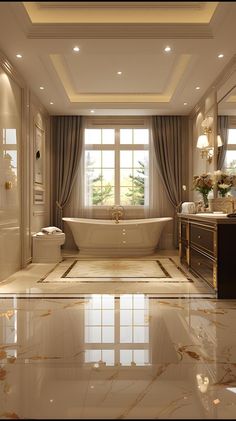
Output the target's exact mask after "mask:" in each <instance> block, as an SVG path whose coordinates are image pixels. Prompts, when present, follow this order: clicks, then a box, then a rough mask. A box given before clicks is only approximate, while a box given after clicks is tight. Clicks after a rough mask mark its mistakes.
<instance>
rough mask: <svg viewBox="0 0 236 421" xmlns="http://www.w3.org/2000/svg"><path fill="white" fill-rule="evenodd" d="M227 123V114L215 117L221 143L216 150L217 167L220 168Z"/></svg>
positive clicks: (222, 160) (225, 142) (224, 148)
mask: <svg viewBox="0 0 236 421" xmlns="http://www.w3.org/2000/svg"><path fill="white" fill-rule="evenodd" d="M228 125H229V117H228V116H227V115H219V116H218V117H217V132H218V134H219V135H220V136H221V139H222V143H223V145H222V146H221V147H220V148H218V150H217V169H218V170H221V169H222V167H223V165H224V161H225V155H226V149H227V144H228Z"/></svg>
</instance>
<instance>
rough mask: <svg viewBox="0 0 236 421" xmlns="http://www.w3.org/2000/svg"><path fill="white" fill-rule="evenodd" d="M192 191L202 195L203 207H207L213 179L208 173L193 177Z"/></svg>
mask: <svg viewBox="0 0 236 421" xmlns="http://www.w3.org/2000/svg"><path fill="white" fill-rule="evenodd" d="M193 189H194V190H197V191H199V192H200V193H201V194H202V197H203V202H204V206H205V207H207V206H208V193H209V192H210V191H211V190H212V189H213V178H212V176H211V174H210V173H203V174H202V175H194V177H193Z"/></svg>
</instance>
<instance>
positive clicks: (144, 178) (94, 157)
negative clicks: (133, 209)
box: [84, 128, 149, 207]
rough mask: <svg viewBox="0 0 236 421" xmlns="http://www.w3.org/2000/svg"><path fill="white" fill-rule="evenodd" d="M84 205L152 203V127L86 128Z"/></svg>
mask: <svg viewBox="0 0 236 421" xmlns="http://www.w3.org/2000/svg"><path fill="white" fill-rule="evenodd" d="M84 158H85V159H84V162H85V205H86V206H111V205H114V204H116V205H122V206H141V207H142V206H144V205H148V202H149V130H148V129H147V128H142V129H139V128H96V129H95V128H87V129H85V157H84Z"/></svg>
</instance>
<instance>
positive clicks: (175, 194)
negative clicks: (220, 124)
mask: <svg viewBox="0 0 236 421" xmlns="http://www.w3.org/2000/svg"><path fill="white" fill-rule="evenodd" d="M152 130H153V143H154V150H155V154H156V160H157V167H158V172H159V175H160V177H161V179H162V182H163V185H164V188H165V190H166V193H167V196H168V199H169V201H170V203H171V204H172V206H173V208H174V213H173V215H174V233H173V234H174V235H173V239H174V246H175V247H178V229H177V211H178V210H179V206H180V204H181V202H182V185H183V160H184V159H187V156H186V137H185V133H186V117H182V116H153V117H152ZM184 156H185V158H183V157H184Z"/></svg>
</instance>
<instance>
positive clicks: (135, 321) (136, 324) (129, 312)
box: [84, 294, 150, 366]
mask: <svg viewBox="0 0 236 421" xmlns="http://www.w3.org/2000/svg"><path fill="white" fill-rule="evenodd" d="M84 327H85V331H84V338H85V348H86V350H85V363H90V364H91V363H93V364H98V363H100V364H101V363H103V364H104V363H105V364H106V365H108V366H113V365H117V364H119V365H120V364H121V365H125V366H127V365H139V366H142V365H147V364H149V363H150V361H149V360H150V357H149V302H148V298H147V297H145V296H144V294H124V295H121V296H120V298H115V296H114V295H105V294H104V295H99V294H94V295H92V296H91V298H90V299H89V302H88V303H87V304H86V308H85V314H84Z"/></svg>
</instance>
